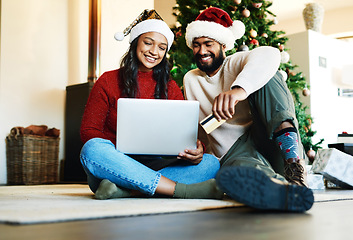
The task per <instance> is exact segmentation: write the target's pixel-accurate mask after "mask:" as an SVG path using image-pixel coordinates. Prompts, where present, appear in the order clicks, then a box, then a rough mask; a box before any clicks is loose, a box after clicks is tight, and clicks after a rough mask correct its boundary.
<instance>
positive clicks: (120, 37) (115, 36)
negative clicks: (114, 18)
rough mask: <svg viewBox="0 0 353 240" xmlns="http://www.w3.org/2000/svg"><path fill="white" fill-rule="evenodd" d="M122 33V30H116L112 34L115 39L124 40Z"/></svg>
mask: <svg viewBox="0 0 353 240" xmlns="http://www.w3.org/2000/svg"><path fill="white" fill-rule="evenodd" d="M124 37H125V36H124V33H123V32H117V33H115V34H114V38H115V40H117V41H123V40H124Z"/></svg>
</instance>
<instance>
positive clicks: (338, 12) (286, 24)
mask: <svg viewBox="0 0 353 240" xmlns="http://www.w3.org/2000/svg"><path fill="white" fill-rule="evenodd" d="M352 13H353V7H347V8H343V9H342V8H340V9H335V10H330V11H327V10H326V11H325V13H324V21H323V25H322V31H321V33H322V34H324V35H335V34H337V33H345V32H353V24H351V23H352V22H353V14H352ZM274 14H276V13H274ZM271 29H272V30H278V31H279V30H282V31H285V32H286V34H294V33H298V32H303V31H306V28H305V23H304V19H303V16H302V15H300V16H297V17H296V18H293V19H288V20H284V21H279V23H278V24H277V25H273V26H272V27H271Z"/></svg>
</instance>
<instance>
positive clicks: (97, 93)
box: [81, 69, 184, 145]
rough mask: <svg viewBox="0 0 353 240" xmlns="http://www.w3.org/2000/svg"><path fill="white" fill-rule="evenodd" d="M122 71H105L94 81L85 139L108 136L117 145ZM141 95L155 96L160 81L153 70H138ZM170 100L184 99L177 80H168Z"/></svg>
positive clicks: (83, 128)
mask: <svg viewBox="0 0 353 240" xmlns="http://www.w3.org/2000/svg"><path fill="white" fill-rule="evenodd" d="M119 70H120V69H117V70H113V71H109V72H105V73H103V74H102V76H101V77H100V78H99V79H98V80H97V82H96V83H95V84H94V86H93V88H92V90H91V93H90V95H89V98H88V101H87V105H86V107H85V111H84V114H83V117H82V123H81V140H82V142H83V143H86V142H87V141H88V140H90V139H92V138H104V139H107V140H110V141H111V142H112V143H114V145H115V144H116V121H117V118H116V117H117V116H116V115H117V100H118V99H119V98H120V97H123V95H122V91H121V88H120V84H121V81H120V79H119ZM138 86H139V93H138V96H137V98H146V99H153V98H154V90H155V86H156V81H155V80H154V79H153V71H150V72H138ZM167 88H168V99H173V100H183V99H184V97H183V94H182V92H181V90H180V88H179V86H178V85H177V84H176V82H175V81H173V80H171V81H169V82H168V85H167Z"/></svg>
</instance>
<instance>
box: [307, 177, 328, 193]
mask: <svg viewBox="0 0 353 240" xmlns="http://www.w3.org/2000/svg"><path fill="white" fill-rule="evenodd" d="M307 180H308V187H309V188H310V189H319V190H322V189H325V182H324V176H322V175H321V174H312V173H309V174H308V175H307Z"/></svg>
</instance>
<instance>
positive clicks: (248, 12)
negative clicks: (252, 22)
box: [242, 8, 250, 18]
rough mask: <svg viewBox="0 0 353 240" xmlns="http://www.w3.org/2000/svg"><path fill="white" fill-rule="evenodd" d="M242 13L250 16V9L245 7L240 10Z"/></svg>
mask: <svg viewBox="0 0 353 240" xmlns="http://www.w3.org/2000/svg"><path fill="white" fill-rule="evenodd" d="M242 15H243V16H244V17H246V18H248V17H250V11H249V10H248V9H247V8H245V9H244V10H243V12H242Z"/></svg>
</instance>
